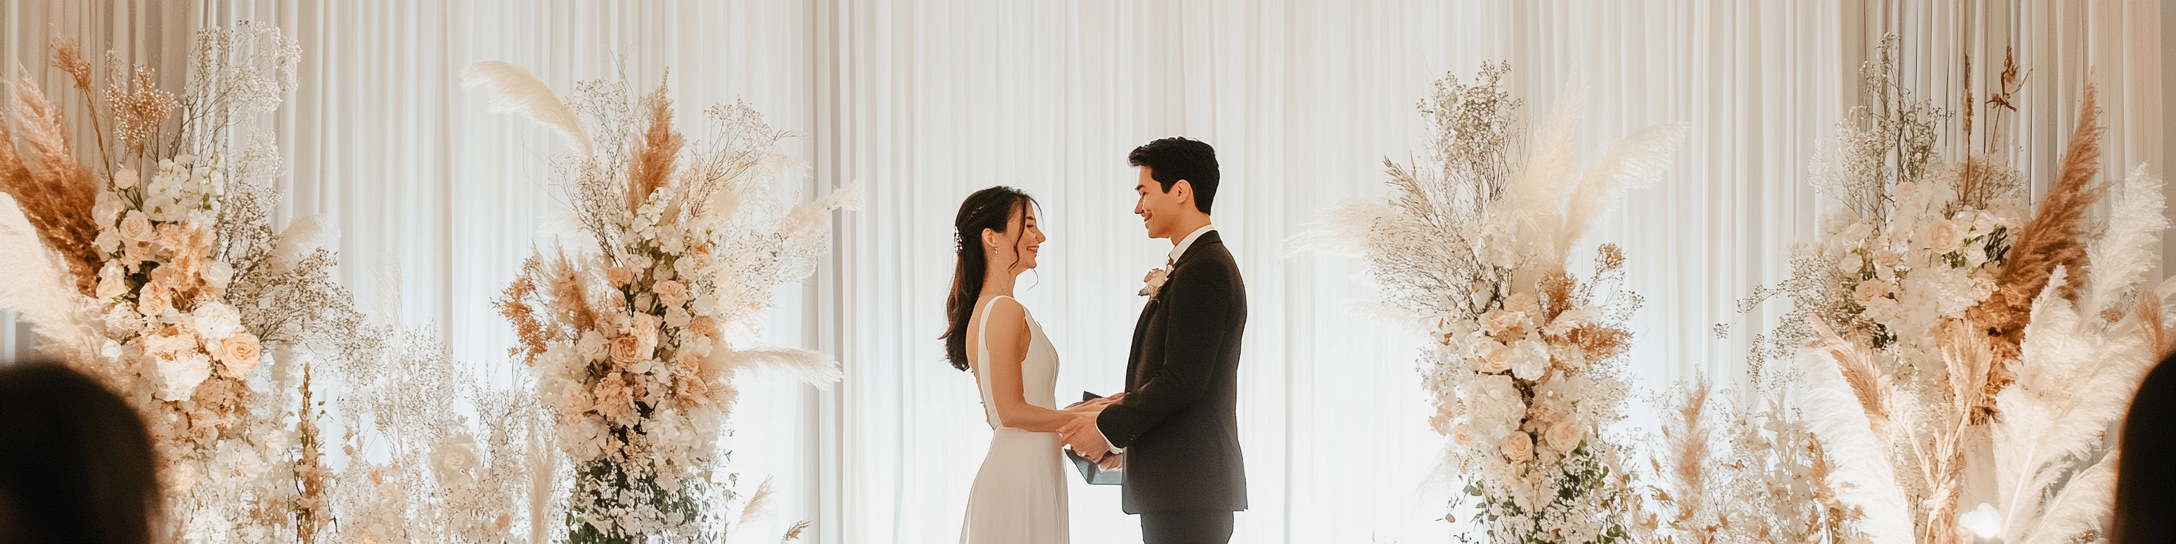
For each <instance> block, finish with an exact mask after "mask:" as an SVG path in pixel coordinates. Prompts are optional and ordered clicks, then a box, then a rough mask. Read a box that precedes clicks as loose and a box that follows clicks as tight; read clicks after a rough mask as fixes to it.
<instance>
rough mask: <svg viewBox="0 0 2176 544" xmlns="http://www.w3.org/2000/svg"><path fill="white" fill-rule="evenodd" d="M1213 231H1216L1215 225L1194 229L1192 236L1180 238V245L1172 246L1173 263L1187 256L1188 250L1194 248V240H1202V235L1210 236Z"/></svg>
mask: <svg viewBox="0 0 2176 544" xmlns="http://www.w3.org/2000/svg"><path fill="white" fill-rule="evenodd" d="M1212 230H1216V225H1215V224H1213V223H1212V224H1208V225H1202V226H1201V228H1198V229H1194V232H1193V233H1192V234H1188V235H1186V237H1185V238H1180V239H1179V243H1177V244H1172V245H1171V262H1179V257H1181V256H1184V255H1186V248H1190V247H1194V240H1199V239H1201V235H1203V234H1208V233H1209V231H1212Z"/></svg>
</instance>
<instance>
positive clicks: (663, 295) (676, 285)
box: [650, 267, 688, 306]
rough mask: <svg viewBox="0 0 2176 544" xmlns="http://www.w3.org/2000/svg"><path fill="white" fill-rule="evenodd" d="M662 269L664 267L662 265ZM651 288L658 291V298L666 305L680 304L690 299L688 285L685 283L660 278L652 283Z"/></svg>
mask: <svg viewBox="0 0 2176 544" xmlns="http://www.w3.org/2000/svg"><path fill="white" fill-rule="evenodd" d="M661 269H664V268H662V267H661ZM664 270H670V269H664ZM650 289H651V290H653V291H656V292H657V300H658V301H659V302H663V303H665V305H666V306H679V305H680V303H683V302H687V301H688V285H687V284H685V283H680V282H678V281H674V280H669V279H668V280H660V281H658V282H657V283H655V284H652V285H650Z"/></svg>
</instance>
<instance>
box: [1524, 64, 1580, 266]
mask: <svg viewBox="0 0 2176 544" xmlns="http://www.w3.org/2000/svg"><path fill="white" fill-rule="evenodd" d="M1586 94H1587V93H1586V89H1583V88H1580V87H1578V86H1572V87H1569V88H1566V89H1565V90H1564V96H1563V97H1562V98H1559V99H1558V100H1557V109H1556V112H1555V113H1554V114H1551V115H1550V116H1549V124H1548V125H1547V126H1544V127H1543V128H1542V130H1541V133H1540V134H1539V136H1540V138H1538V139H1537V141H1536V146H1535V148H1534V152H1533V153H1532V154H1529V155H1528V156H1527V163H1526V168H1525V170H1524V171H1523V172H1521V173H1520V174H1519V176H1518V177H1517V178H1516V179H1515V180H1514V181H1513V182H1512V185H1511V194H1510V202H1509V203H1508V204H1510V208H1509V209H1507V210H1505V211H1506V212H1508V213H1510V214H1511V217H1512V218H1514V219H1515V220H1516V221H1517V222H1518V225H1519V228H1520V231H1521V236H1520V238H1522V239H1521V240H1519V241H1518V242H1517V243H1518V244H1519V245H1520V246H1522V247H1523V248H1527V249H1532V250H1535V251H1538V252H1540V255H1539V256H1538V258H1539V259H1540V260H1541V262H1545V263H1559V264H1558V265H1557V266H1556V268H1561V267H1562V266H1561V263H1562V262H1563V260H1564V250H1563V248H1561V247H1557V246H1553V245H1550V242H1551V241H1553V240H1555V239H1556V238H1557V234H1558V232H1557V229H1558V228H1561V227H1562V226H1563V222H1564V221H1563V220H1564V216H1563V215H1562V214H1563V213H1564V210H1563V209H1562V208H1561V207H1559V205H1558V202H1560V201H1561V200H1563V196H1564V190H1565V189H1566V186H1568V185H1570V184H1571V178H1572V155H1573V153H1572V151H1573V148H1574V147H1575V146H1574V143H1575V142H1574V141H1573V138H1572V137H1573V135H1574V134H1575V130H1574V129H1576V128H1578V124H1579V109H1580V105H1581V104H1582V103H1583V102H1585V101H1586Z"/></svg>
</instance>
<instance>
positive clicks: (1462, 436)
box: [1451, 423, 1476, 448]
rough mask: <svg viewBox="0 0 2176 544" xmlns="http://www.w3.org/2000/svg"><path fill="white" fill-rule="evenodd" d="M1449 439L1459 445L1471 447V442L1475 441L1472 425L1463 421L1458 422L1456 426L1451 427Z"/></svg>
mask: <svg viewBox="0 0 2176 544" xmlns="http://www.w3.org/2000/svg"><path fill="white" fill-rule="evenodd" d="M1451 440H1453V441H1455V442H1457V443H1458V445H1460V446H1464V447H1468V448H1470V447H1473V443H1474V442H1476V440H1475V439H1474V438H1473V427H1472V426H1470V425H1467V424H1464V423H1460V424H1458V427H1455V428H1453V429H1451Z"/></svg>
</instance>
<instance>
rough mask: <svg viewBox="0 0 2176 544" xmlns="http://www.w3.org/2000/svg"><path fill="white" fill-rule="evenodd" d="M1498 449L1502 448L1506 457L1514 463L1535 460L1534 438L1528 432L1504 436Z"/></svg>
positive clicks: (1513, 432)
mask: <svg viewBox="0 0 2176 544" xmlns="http://www.w3.org/2000/svg"><path fill="white" fill-rule="evenodd" d="M1497 447H1498V448H1501V449H1502V450H1503V452H1504V457H1506V458H1509V459H1511V461H1512V462H1519V461H1525V460H1528V459H1533V458H1534V437H1532V436H1529V435H1527V434H1526V431H1511V434H1507V435H1504V439H1503V442H1502V443H1501V444H1498V445H1497Z"/></svg>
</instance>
